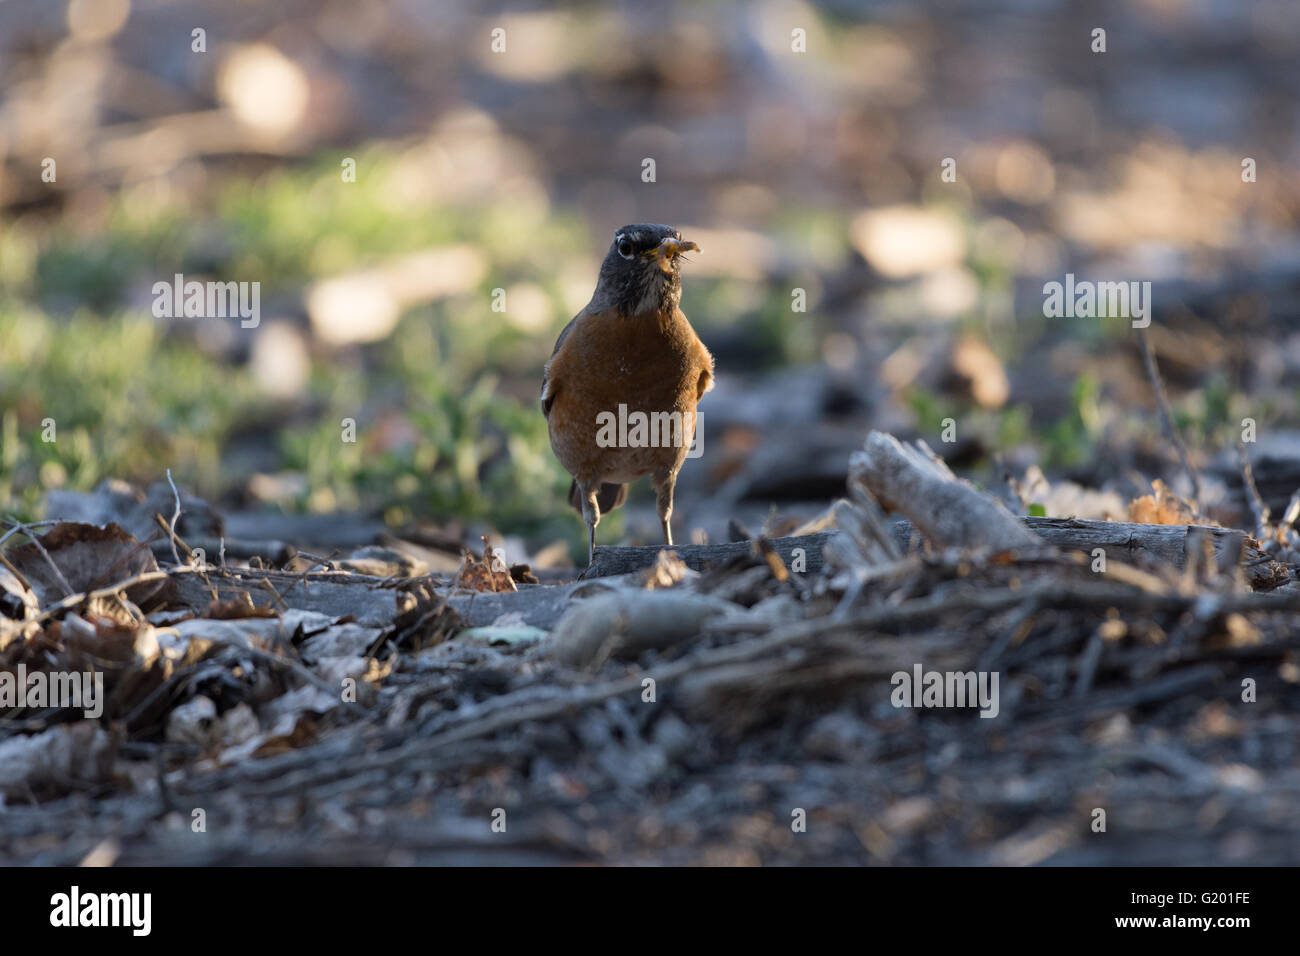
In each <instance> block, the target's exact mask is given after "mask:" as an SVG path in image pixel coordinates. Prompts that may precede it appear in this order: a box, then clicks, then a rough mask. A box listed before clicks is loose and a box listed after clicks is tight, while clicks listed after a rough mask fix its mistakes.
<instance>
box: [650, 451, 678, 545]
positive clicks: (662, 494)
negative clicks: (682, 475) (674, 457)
mask: <svg viewBox="0 0 1300 956" xmlns="http://www.w3.org/2000/svg"><path fill="white" fill-rule="evenodd" d="M651 480H652V482H653V484H654V489H655V510H656V511H658V512H659V521H660V523H661V524H662V525H663V528H664V544H666V545H668V547H670V548H671V547H672V546H673V526H672V519H673V488H674V486H676V484H677V472H676V471H675V470H674V471H668V472H663V473H661V474H658V475H655V476H654V478H653V479H651Z"/></svg>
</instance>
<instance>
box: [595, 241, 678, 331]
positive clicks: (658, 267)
mask: <svg viewBox="0 0 1300 956" xmlns="http://www.w3.org/2000/svg"><path fill="white" fill-rule="evenodd" d="M699 248H700V247H699V246H697V245H696V244H695V243H693V242H691V241H690V240H689V239H683V238H682V234H681V233H680V232H678V231H677V230H676V229H674V228H673V227H672V226H660V225H654V224H652V223H637V224H635V225H631V226H624V227H623V228H622V229H619V230H617V231H616V232H615V233H614V241H613V242H611V243H610V245H609V252H608V253H606V255H605V261H604V262H603V263H601V266H600V280H599V282H598V284H597V286H596V295H595V298H594V299H593V301H594V302H595V303H596V304H597V306H598V307H599V308H601V309H608V308H614V309H617V310H618V311H619V312H620V313H622V314H623V315H641V314H642V313H644V312H648V311H652V310H659V311H662V310H668V311H671V310H673V309H675V308H677V303H678V301H679V300H680V299H681V296H682V266H681V256H682V253H684V252H692V251H696V252H698V251H699Z"/></svg>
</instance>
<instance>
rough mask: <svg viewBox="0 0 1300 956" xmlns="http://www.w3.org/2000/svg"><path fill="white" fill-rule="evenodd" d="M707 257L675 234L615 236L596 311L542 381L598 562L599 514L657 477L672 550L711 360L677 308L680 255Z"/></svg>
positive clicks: (577, 321) (582, 320)
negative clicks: (633, 485) (676, 497)
mask: <svg viewBox="0 0 1300 956" xmlns="http://www.w3.org/2000/svg"><path fill="white" fill-rule="evenodd" d="M692 250H695V251H698V250H699V246H697V245H696V244H695V243H693V242H690V241H688V240H685V239H683V238H682V236H681V233H679V232H678V231H677V230H676V229H673V228H672V227H671V226H659V225H651V224H646V223H641V224H637V225H632V226H624V227H623V228H622V229H620V230H618V232H616V233H615V234H614V241H613V242H612V243H610V247H609V252H608V253H607V254H606V256H605V261H604V262H603V263H601V266H600V277H599V279H598V280H597V282H596V291H595V292H594V293H593V294H592V297H591V301H590V302H588V303H587V306H586V307H585V308H584V309H583V310H582V311H581V312H579V313H578V314H577V315H576V316H575V317H574V318H573V320H572V321H571V322H570V323H569V324H568V325H566V326H565V327H564V331H563V332H561V333H560V337H559V339H557V340H556V342H555V350H554V351H553V352H552V353H551V358H550V361H549V362H547V363H546V369H545V372H544V373H543V376H542V411H543V412H544V413H545V415H546V420H547V425H548V426H549V429H550V434H551V448H552V449H553V450H554V451H555V456H556V457H557V458H558V459H559V460H560V464H562V465H563V466H564V468H565V470H566V471H567V472H568V473H569V474H571V475H572V476H573V483H572V484H571V485H569V504H571V505H573V507H574V508H576V509H577V510H579V511H581V512H582V517H583V520H584V521H586V523H587V531H588V535H587V543H588V549H589V550H588V561H589V562H590V560H591V558H592V557H594V556H595V551H596V525H597V524H599V523H600V516H601V513H602V512H606V511H611V510H613V509H614V508H617V507H618V506H619V505H621V504H623V502H624V501H626V500H627V485H628V482H631V481H635V480H636V479H638V478H640V477H641V476H642V475H649V476H650V479H651V482H652V483H653V485H654V490H655V496H656V505H657V511H658V512H659V520H660V521H661V522H662V523H663V529H664V541H665V542H666V543H667V544H669V545H671V544H672V543H673V532H672V526H671V523H670V522H671V520H672V515H673V486H674V485H676V483H677V473H678V472H679V471H680V470H681V467H682V462H683V461H685V460H686V453H687V451H688V450H689V448H690V445H691V440H692V438H693V436H694V434H695V412H696V406H697V405H698V404H699V401H700V397H701V396H702V395H703V394H704V393H705V392H707V391H708V390H709V389H711V388H712V387H713V356H712V355H710V354H709V350H708V349H706V348H705V347H704V343H702V342H701V341H700V339H699V336H697V335H696V334H695V330H694V329H693V328H691V323H690V322H688V321H687V320H686V316H685V315H684V314H683V313H682V310H681V309H680V308H679V307H678V303H679V302H680V301H681V297H682V269H681V256H682V253H684V252H690V251H692Z"/></svg>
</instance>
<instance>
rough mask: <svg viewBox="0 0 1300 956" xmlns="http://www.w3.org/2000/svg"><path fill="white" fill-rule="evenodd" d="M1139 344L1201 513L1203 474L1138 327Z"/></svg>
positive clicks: (1145, 340) (1161, 409) (1170, 436)
mask: <svg viewBox="0 0 1300 956" xmlns="http://www.w3.org/2000/svg"><path fill="white" fill-rule="evenodd" d="M1138 345H1139V346H1140V347H1141V349H1142V362H1143V364H1145V365H1146V367H1147V376H1148V377H1149V378H1150V379H1151V387H1152V388H1153V389H1154V390H1155V393H1156V404H1157V405H1159V406H1160V418H1161V419H1162V420H1163V422H1164V426H1165V434H1166V436H1167V437H1168V438H1169V440H1170V441H1172V442H1173V443H1174V448H1175V449H1176V450H1177V451H1178V458H1179V460H1180V461H1182V463H1183V470H1184V471H1186V472H1187V477H1189V478H1190V479H1191V480H1192V504H1193V505H1194V506H1195V508H1196V510H1197V513H1199V512H1200V510H1201V476H1200V475H1199V474H1197V472H1196V469H1195V468H1193V467H1192V463H1191V460H1190V459H1189V458H1188V457H1187V446H1186V445H1184V444H1183V438H1182V436H1181V435H1179V434H1178V429H1177V428H1175V427H1174V414H1173V412H1172V411H1171V410H1170V408H1169V396H1168V395H1166V394H1165V386H1164V383H1163V382H1162V381H1161V380H1160V369H1159V368H1158V367H1157V366H1156V357H1155V355H1153V354H1152V352H1151V346H1150V344H1149V343H1148V342H1147V330H1146V329H1138Z"/></svg>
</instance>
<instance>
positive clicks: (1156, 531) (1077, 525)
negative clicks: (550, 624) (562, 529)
mask: <svg viewBox="0 0 1300 956" xmlns="http://www.w3.org/2000/svg"><path fill="white" fill-rule="evenodd" d="M1020 520H1021V521H1022V522H1023V526H1024V527H1025V528H1026V529H1027V530H1028V531H1030V532H1033V535H1034V536H1036V538H1035V537H1033V536H1031V537H1030V538H1029V539H1024V538H1018V543H1019V544H1020V545H1023V544H1024V543H1025V542H1026V540H1027V541H1028V543H1029V544H1031V545H1032V544H1034V543H1041V544H1045V545H1050V546H1052V547H1056V548H1060V549H1061V550H1063V551H1082V552H1084V553H1085V554H1089V555H1091V554H1092V553H1093V551H1094V550H1095V549H1097V548H1101V549H1102V550H1103V551H1105V553H1106V556H1107V558H1108V559H1109V560H1119V561H1133V560H1134V559H1136V558H1139V557H1145V558H1146V559H1148V560H1151V561H1155V562H1157V563H1164V564H1168V565H1171V566H1173V567H1175V568H1177V569H1178V570H1182V569H1183V568H1184V567H1186V565H1187V554H1188V548H1189V546H1190V542H1191V538H1190V533H1191V532H1193V531H1194V530H1197V531H1203V532H1204V533H1205V535H1206V537H1207V539H1208V540H1209V542H1210V544H1211V546H1212V547H1213V550H1214V555H1215V559H1216V563H1217V565H1218V567H1219V568H1220V569H1227V568H1228V567H1229V566H1230V565H1231V564H1232V563H1233V561H1234V556H1235V555H1236V554H1237V553H1238V549H1240V555H1241V562H1242V564H1243V566H1244V567H1245V571H1246V576H1247V580H1248V581H1249V582H1250V583H1251V585H1252V586H1254V587H1276V586H1278V585H1279V584H1282V583H1284V582H1285V580H1286V579H1287V577H1288V576H1289V575H1288V572H1287V571H1286V569H1285V568H1282V567H1280V566H1278V565H1275V564H1272V563H1268V562H1266V561H1265V559H1266V557H1267V556H1266V555H1265V554H1264V552H1263V551H1261V550H1260V549H1258V548H1255V547H1252V546H1249V545H1244V546H1243V543H1244V539H1245V535H1244V533H1243V532H1241V531H1238V530H1235V529H1231V528H1210V527H1201V526H1199V525H1158V524H1135V523H1132V522H1127V521H1085V520H1081V519H1075V518H1035V517H1027V518H1022V519H1020ZM892 532H893V535H894V541H895V542H896V543H897V544H898V547H899V550H900V551H906V550H907V549H908V547H909V545H910V544H911V543H912V542H913V538H914V534H915V529H914V528H913V527H912V525H911V523H910V522H908V521H906V520H901V519H900V520H896V521H895V522H894V524H893V526H892ZM837 534H839V532H837V531H823V532H819V533H817V534H811V535H804V536H799V537H788V538H774V539H772V546H773V548H775V550H776V552H777V554H779V555H780V556H781V559H782V560H783V561H785V562H786V565H787V567H788V566H790V564H791V558H792V555H793V553H794V552H795V550H796V549H802V553H803V557H804V558H805V560H806V567H805V570H806V571H808V572H811V573H816V572H817V571H820V570H821V568H822V565H823V563H824V559H823V554H822V552H823V549H824V548H825V546H826V543H827V542H828V541H829V540H830V539H831V537H832V536H834V535H837ZM995 546H996V545H995ZM1006 546H1007V548H1008V550H1009V549H1011V548H1012V547H1015V546H1016V544H1013V543H1012V542H1006ZM661 550H663V546H662V545H643V546H638V547H598V548H597V549H596V559H595V561H594V562H593V564H592V566H591V569H590V570H589V571H588V572H587V574H586V577H587V578H588V579H590V578H598V577H605V576H607V575H611V574H630V573H633V572H636V571H641V570H644V569H645V568H648V567H650V566H651V565H653V564H654V562H655V559H656V558H657V557H658V554H659V552H660V551H661ZM671 550H673V551H676V552H677V554H678V555H679V556H680V557H681V559H682V560H683V561H684V562H686V565H687V566H688V567H690V568H692V569H694V570H696V571H700V570H703V569H704V568H706V567H708V566H710V565H712V564H715V563H717V562H721V561H727V560H729V559H731V558H734V557H736V556H738V555H742V554H748V553H750V545H749V543H748V542H745V541H741V542H726V543H723V544H709V545H682V546H680V547H675V548H673V549H671ZM1255 562H1264V563H1258V564H1256V563H1255Z"/></svg>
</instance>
